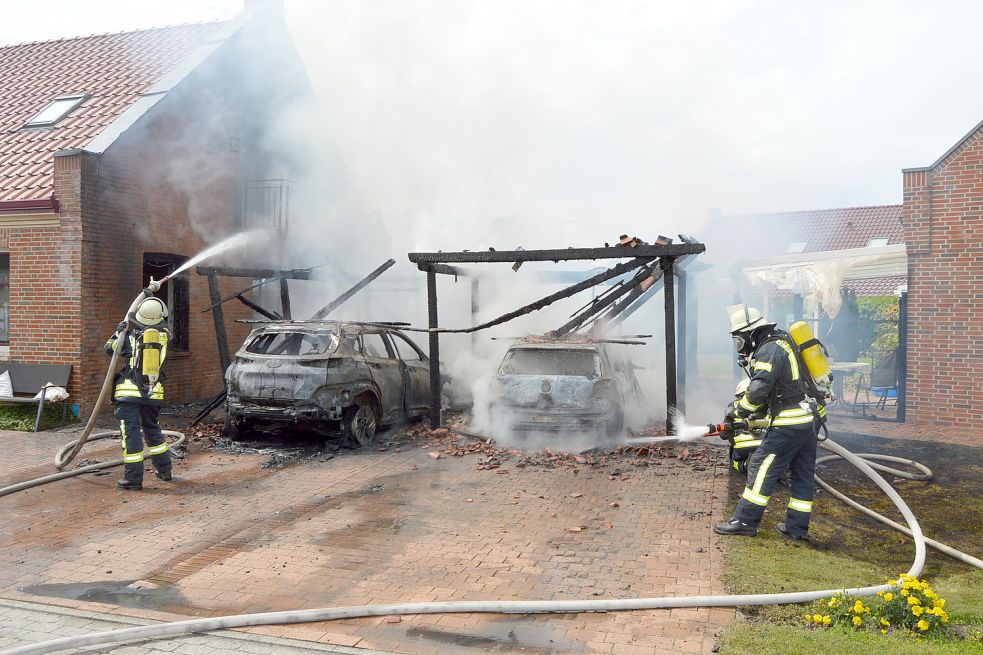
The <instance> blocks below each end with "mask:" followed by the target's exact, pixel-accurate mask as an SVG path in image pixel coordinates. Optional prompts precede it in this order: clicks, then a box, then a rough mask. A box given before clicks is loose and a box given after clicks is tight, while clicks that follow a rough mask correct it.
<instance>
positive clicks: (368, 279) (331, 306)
mask: <svg viewBox="0 0 983 655" xmlns="http://www.w3.org/2000/svg"><path fill="white" fill-rule="evenodd" d="M395 263H396V260H395V259H390V260H388V261H386V262H385V263H384V264H383V265H382V266H380V267H378V268H377V269H375V270H374V271H372V272H371V273H369V274H368V275H366V276H365V277H364V278H362V279H361V280H359V281H358V283H357V284H355V286H353V287H352V288H351V289H349V290H348V291H346V292H345V293H343V294H341V295H340V296H338V297H337V298H335V299H334V300H332V301H331V302H329V303H328V304H327V305H325V306H324V307H322V308H321V309H319V310H318V311H317V312H315V313H314V315H313V316H311V320H312V321H319V320H321V319H322V318H324V317H325V316H327V315H328V314H330V313H331V312H333V311H334V310H336V309H338V308H339V307H341V306H342V305H343V304H345V303H346V302H348V300H349V299H351V297H352V296H354V295H355V294H356V293H358V292H359V291H361V290H362V289H364V288H365V287H367V286H368V285H369V284H371V283H372V281H373V280H375V279H376V278H377V277H379V276H380V275H382V274H383V273H385V272H386V271H388V270H389V269H390V268H392V266H393V264H395Z"/></svg>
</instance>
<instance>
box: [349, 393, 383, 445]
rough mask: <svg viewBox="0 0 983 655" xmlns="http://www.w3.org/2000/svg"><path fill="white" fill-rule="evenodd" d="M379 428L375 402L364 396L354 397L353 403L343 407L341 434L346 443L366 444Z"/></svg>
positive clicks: (373, 437)
mask: <svg viewBox="0 0 983 655" xmlns="http://www.w3.org/2000/svg"><path fill="white" fill-rule="evenodd" d="M378 430H379V417H378V415H377V413H376V410H375V403H373V402H372V400H371V399H369V398H366V397H364V396H362V397H359V398H356V399H355V404H354V405H352V406H351V407H346V408H345V413H344V415H343V416H342V418H341V434H342V436H344V438H345V441H346V442H347V443H348V445H350V446H353V447H358V446H366V445H368V444H370V443H372V440H373V439H375V435H376V432H378Z"/></svg>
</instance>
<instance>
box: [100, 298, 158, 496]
mask: <svg viewBox="0 0 983 655" xmlns="http://www.w3.org/2000/svg"><path fill="white" fill-rule="evenodd" d="M124 334H125V338H124V339H123V342H122V344H121V343H120V339H121V337H123V335H124ZM170 336H171V333H170V330H169V329H168V326H167V305H165V304H164V302H163V301H162V300H160V299H159V298H155V297H152V296H151V297H149V298H147V299H146V300H144V301H143V302H142V303H140V306H139V307H138V308H137V311H136V312H134V313H133V314H130V315H129V316H128V317H127V320H126V321H123V322H122V323H120V324H119V326H118V327H117V328H116V332H115V333H113V336H111V337H110V338H109V340H108V341H106V352H107V353H108V354H112V352H113V351H114V350H115V349H117V348H119V349H120V353H119V354H120V358H121V359H122V360H123V362H124V365H123V369H122V370H121V371H120V372H119V373H118V374H117V375H116V380H115V387H114V390H113V404H114V405H116V411H115V415H116V418H117V419H119V422H120V432H121V433H122V437H123V438H122V442H123V479H122V480H120V481H119V482H117V483H116V486H117V487H119V488H120V489H129V490H139V489H142V488H143V460H144V457H145V456H147V455H149V456H150V459H151V461H152V462H153V466H154V472H155V473H156V475H157V477H158V478H160V479H161V480H170V479H171V477H172V476H171V454H170V452H169V451H168V448H167V441H165V439H164V435H163V433H162V432H161V429H160V423H159V422H158V418H159V417H160V408H161V405H163V403H164V385H163V383H162V377H161V373H160V366H161V365H162V364H163V363H164V358H165V357H166V356H167V343H168V341H169V340H170ZM141 431H142V433H143V436H142V438H141ZM144 441H146V444H147V448H146V450H144Z"/></svg>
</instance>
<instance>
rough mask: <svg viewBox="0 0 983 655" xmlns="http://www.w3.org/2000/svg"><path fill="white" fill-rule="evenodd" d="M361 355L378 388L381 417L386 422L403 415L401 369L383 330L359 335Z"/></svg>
mask: <svg viewBox="0 0 983 655" xmlns="http://www.w3.org/2000/svg"><path fill="white" fill-rule="evenodd" d="M359 342H360V344H361V349H362V356H363V357H364V358H365V365H366V366H367V367H368V369H369V374H370V375H371V376H372V380H373V381H374V382H375V384H376V386H377V387H378V388H379V391H380V393H381V394H382V398H380V399H379V404H380V410H381V413H382V419H383V420H384V421H386V422H390V421H393V420H396V419H397V418H399V417H400V416H402V415H403V392H404V382H403V371H402V364H401V363H400V361H399V358H397V357H396V354H395V352H394V351H393V347H392V344H391V343H390V341H389V338H388V337H387V335H386V333H385V331H383V330H379V331H368V332H363V333H362V334H361V335H360V336H359Z"/></svg>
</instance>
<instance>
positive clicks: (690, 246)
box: [407, 243, 706, 265]
mask: <svg viewBox="0 0 983 655" xmlns="http://www.w3.org/2000/svg"><path fill="white" fill-rule="evenodd" d="M705 250H706V246H705V245H703V244H702V243H681V244H677V245H650V246H648V245H647V246H636V247H634V248H626V247H619V246H610V247H607V248H566V249H564V250H480V251H476V252H411V253H409V255H407V257H409V260H410V261H411V262H412V263H414V264H418V265H419V264H465V263H471V264H482V263H497V262H501V263H507V264H514V263H516V262H559V261H573V260H582V259H622V258H626V257H642V258H649V259H655V258H656V257H681V256H682V255H696V254H699V253H701V252H704V251H705Z"/></svg>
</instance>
